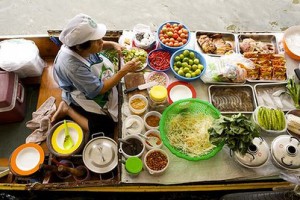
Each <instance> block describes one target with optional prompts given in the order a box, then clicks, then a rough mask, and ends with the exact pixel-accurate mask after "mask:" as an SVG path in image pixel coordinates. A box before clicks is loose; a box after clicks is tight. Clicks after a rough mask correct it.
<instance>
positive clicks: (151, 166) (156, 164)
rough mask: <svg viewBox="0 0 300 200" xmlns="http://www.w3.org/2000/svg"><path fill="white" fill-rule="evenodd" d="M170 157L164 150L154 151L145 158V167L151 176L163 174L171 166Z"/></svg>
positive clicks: (149, 152)
mask: <svg viewBox="0 0 300 200" xmlns="http://www.w3.org/2000/svg"><path fill="white" fill-rule="evenodd" d="M169 162H170V160H169V156H168V154H167V153H166V152H165V151H164V150H162V149H152V150H150V151H148V152H147V153H146V155H145V157H144V166H146V169H147V170H148V172H149V173H150V174H151V175H161V174H163V173H164V172H165V171H166V169H167V168H168V166H169Z"/></svg>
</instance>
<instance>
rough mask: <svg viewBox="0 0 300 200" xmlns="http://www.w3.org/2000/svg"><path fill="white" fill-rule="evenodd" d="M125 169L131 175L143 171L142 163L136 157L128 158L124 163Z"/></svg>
mask: <svg viewBox="0 0 300 200" xmlns="http://www.w3.org/2000/svg"><path fill="white" fill-rule="evenodd" d="M125 169H126V170H127V171H128V172H129V173H131V174H137V173H139V172H140V171H142V169H143V162H142V160H141V159H140V158H138V157H136V156H132V157H129V158H128V159H127V160H126V163H125Z"/></svg>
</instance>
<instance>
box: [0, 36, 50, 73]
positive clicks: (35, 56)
mask: <svg viewBox="0 0 300 200" xmlns="http://www.w3.org/2000/svg"><path fill="white" fill-rule="evenodd" d="M44 67H45V62H44V61H43V60H42V59H41V57H40V56H39V49H38V48H37V46H36V45H35V43H34V42H33V41H31V40H25V39H9V40H3V41H2V42H0V68H1V69H3V70H5V71H9V72H11V71H12V72H15V73H16V74H18V76H19V77H20V78H25V77H35V76H40V75H41V74H42V72H43V69H44Z"/></svg>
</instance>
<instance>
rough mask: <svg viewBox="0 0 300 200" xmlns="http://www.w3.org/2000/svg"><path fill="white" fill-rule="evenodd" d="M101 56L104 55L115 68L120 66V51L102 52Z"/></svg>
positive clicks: (107, 50)
mask: <svg viewBox="0 0 300 200" xmlns="http://www.w3.org/2000/svg"><path fill="white" fill-rule="evenodd" d="M100 53H101V54H103V55H104V56H105V57H106V58H108V59H109V60H110V62H112V63H113V64H114V66H118V65H119V55H118V51H117V50H115V49H106V50H103V51H101V52H100Z"/></svg>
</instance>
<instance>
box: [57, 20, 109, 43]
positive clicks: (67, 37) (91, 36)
mask: <svg viewBox="0 0 300 200" xmlns="http://www.w3.org/2000/svg"><path fill="white" fill-rule="evenodd" d="M105 33H106V26H105V25H104V24H97V23H96V22H95V21H94V20H93V19H92V18H91V17H90V16H88V15H85V14H78V15H76V16H75V17H74V18H73V19H71V20H70V22H69V23H68V24H67V25H66V27H65V28H64V29H63V31H62V32H61V33H60V35H59V40H60V41H61V42H62V43H63V44H65V45H67V46H69V47H72V46H75V45H77V44H82V43H84V42H87V41H89V40H99V39H101V38H103V37H104V35H105Z"/></svg>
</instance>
